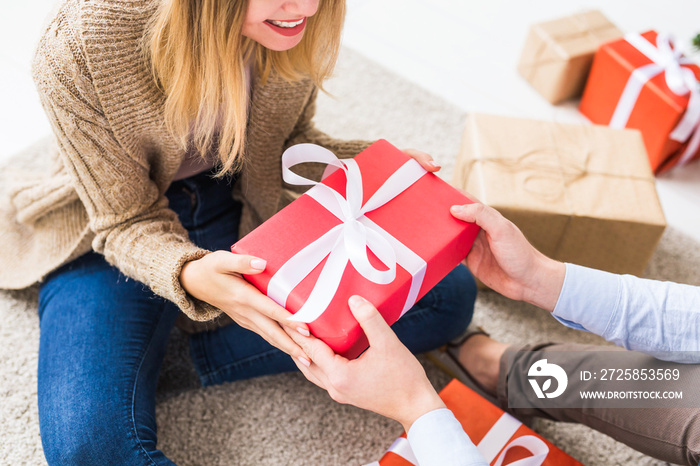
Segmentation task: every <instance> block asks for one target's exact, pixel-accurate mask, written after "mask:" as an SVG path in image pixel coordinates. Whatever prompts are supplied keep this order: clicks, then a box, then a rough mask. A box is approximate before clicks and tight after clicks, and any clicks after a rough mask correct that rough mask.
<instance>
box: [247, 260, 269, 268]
mask: <svg viewBox="0 0 700 466" xmlns="http://www.w3.org/2000/svg"><path fill="white" fill-rule="evenodd" d="M250 266H251V267H253V268H254V269H256V270H265V267H266V266H267V261H266V260H263V259H253V260H251V261H250Z"/></svg>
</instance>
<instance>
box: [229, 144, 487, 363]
mask: <svg viewBox="0 0 700 466" xmlns="http://www.w3.org/2000/svg"><path fill="white" fill-rule="evenodd" d="M303 162H320V163H327V164H329V167H330V166H334V167H336V168H340V169H339V170H336V171H335V172H334V173H331V174H330V175H328V176H327V177H326V178H325V179H324V180H323V181H322V182H321V183H314V182H311V181H310V180H306V179H304V178H301V177H300V176H298V175H295V174H294V173H292V172H291V171H290V170H289V168H290V167H291V166H293V165H295V164H297V163H303ZM283 164H284V165H285V169H284V170H285V181H287V182H289V183H293V184H315V185H316V186H314V187H313V188H311V189H310V190H309V191H308V192H307V193H306V194H304V195H302V196H301V197H299V198H298V199H297V200H295V201H294V202H292V203H291V204H290V205H288V206H287V207H285V208H284V209H282V210H281V211H280V212H278V213H277V214H276V215H274V216H273V217H272V218H270V219H269V220H267V221H266V222H265V223H263V224H262V225H261V226H260V227H258V228H256V229H255V230H254V231H252V232H251V233H250V234H248V235H246V236H245V237H244V238H242V239H241V240H240V241H238V242H237V243H236V244H234V245H233V246H232V247H231V251H232V252H234V253H238V254H250V255H253V256H256V257H260V258H263V259H265V260H266V261H267V267H266V269H265V272H264V273H261V274H259V275H247V276H246V277H245V278H246V279H247V280H248V281H249V282H250V283H252V284H253V285H255V286H256V287H257V288H258V289H259V290H260V291H262V292H263V293H265V294H267V295H268V296H270V297H271V298H272V299H274V300H275V301H276V302H277V303H279V304H280V305H281V306H284V307H285V308H286V309H288V310H289V311H290V312H292V313H293V314H295V315H294V316H293V319H294V320H299V321H303V322H307V323H308V324H309V329H310V331H311V332H312V333H313V334H314V335H315V336H316V337H317V338H320V339H321V340H323V341H324V342H326V344H328V345H329V346H330V347H331V348H332V349H333V350H334V351H335V352H336V353H338V354H341V355H343V356H345V357H347V358H351V359H352V358H355V357H357V356H358V355H359V354H360V353H361V352H362V351H364V350H365V349H366V348H367V345H368V342H367V339H366V337H365V335H364V333H363V331H362V329H361V328H360V326H359V324H358V323H357V321H356V320H355V319H354V317H353V316H352V313H351V312H350V309H349V308H348V304H347V301H348V298H349V297H350V296H352V295H354V294H359V295H361V296H363V297H364V298H366V299H367V300H369V301H370V302H371V303H373V304H374V305H375V306H376V307H377V309H378V310H379V312H380V313H381V314H382V315H383V316H384V319H385V320H386V321H387V323H389V324H393V323H394V322H395V321H396V320H398V318H399V317H400V316H402V315H403V313H405V312H406V311H407V310H408V309H409V308H410V307H411V306H412V305H413V304H414V303H415V302H416V301H417V300H418V299H420V298H421V297H422V296H423V295H424V294H426V293H427V292H428V291H429V290H430V289H431V288H432V287H433V286H435V285H436V284H437V283H438V282H439V281H440V280H441V279H442V278H443V277H444V276H445V275H447V274H448V273H449V272H450V271H451V270H452V269H453V268H454V267H455V266H457V264H459V262H460V261H461V260H462V259H464V257H465V256H466V255H467V253H468V252H469V249H470V248H471V245H472V243H473V242H474V239H475V238H476V235H477V234H478V232H479V228H478V227H477V226H476V225H475V224H469V223H465V222H461V221H459V220H456V219H455V218H454V217H452V215H451V214H450V211H449V208H450V206H452V205H455V204H468V203H470V202H471V201H470V200H469V199H468V198H467V197H465V196H464V195H463V194H461V193H460V192H459V191H458V190H456V189H455V188H453V187H452V186H450V185H449V184H447V183H445V182H444V181H442V180H441V179H440V178H438V177H437V176H435V175H433V174H431V173H428V172H427V171H425V170H424V169H423V168H422V167H421V166H420V165H419V164H418V163H417V162H416V161H415V160H413V159H411V158H410V157H408V156H407V155H406V154H404V153H403V152H402V151H400V150H399V149H397V148H395V147H394V146H392V145H391V144H389V143H388V142H387V141H384V140H380V141H377V142H376V143H374V144H372V145H371V146H370V147H368V148H367V149H366V150H364V151H363V152H361V153H360V154H359V155H357V156H356V157H355V158H354V159H349V160H344V161H340V160H338V159H337V158H336V157H335V156H334V155H333V154H332V153H331V152H329V151H327V150H326V149H323V148H321V147H319V146H313V145H311V144H300V145H297V146H293V147H292V148H290V149H289V150H288V151H287V152H285V154H284V155H283Z"/></svg>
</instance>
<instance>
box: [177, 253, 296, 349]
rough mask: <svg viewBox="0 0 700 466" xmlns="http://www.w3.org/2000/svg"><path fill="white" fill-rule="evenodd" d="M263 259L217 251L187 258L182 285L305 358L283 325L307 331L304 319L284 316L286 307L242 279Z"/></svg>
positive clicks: (261, 267) (257, 268)
mask: <svg viewBox="0 0 700 466" xmlns="http://www.w3.org/2000/svg"><path fill="white" fill-rule="evenodd" d="M266 265H267V264H266V262H265V261H264V260H262V259H258V258H256V257H252V256H245V255H241V254H233V253H231V252H228V251H216V252H212V253H211V254H207V255H206V256H204V257H202V258H201V259H197V260H194V261H190V262H188V263H186V264H185V265H184V267H183V268H182V272H180V283H181V284H182V287H183V288H184V289H185V291H187V293H189V294H190V295H191V296H194V297H195V298H197V299H199V300H201V301H204V302H207V303H209V304H211V305H212V306H216V307H217V308H219V309H221V310H222V311H224V312H225V313H226V314H228V315H229V316H230V317H231V318H232V319H233V320H234V322H236V323H237V324H238V325H240V326H241V327H244V328H247V329H248V330H252V331H253V332H255V333H257V334H258V335H260V336H261V337H263V338H264V339H265V340H267V342H268V343H270V344H271V345H272V346H275V347H276V348H279V349H280V350H282V351H284V352H285V353H287V354H289V355H290V356H292V358H293V359H294V360H295V361H296V360H303V361H305V362H308V357H307V356H306V354H304V351H303V350H302V349H301V348H300V347H299V345H297V344H296V343H294V340H292V339H291V338H290V337H289V335H288V334H287V333H286V332H285V331H284V330H283V329H282V326H284V327H285V328H288V329H289V330H290V331H291V332H294V333H296V332H299V333H302V334H304V335H308V334H309V329H308V327H307V326H306V324H304V323H300V322H292V321H289V320H287V317H289V316H290V315H291V313H290V312H289V311H287V310H286V309H284V308H283V307H281V306H280V305H278V304H277V303H275V302H274V301H273V300H272V299H270V298H268V297H267V296H265V295H264V294H262V293H261V292H260V291H259V290H258V289H257V288H255V287H254V286H253V285H251V284H250V283H248V282H247V281H245V279H244V278H243V277H242V274H246V275H252V274H257V273H260V272H262V271H263V270H265V266H266Z"/></svg>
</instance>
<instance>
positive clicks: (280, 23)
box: [268, 18, 304, 28]
mask: <svg viewBox="0 0 700 466" xmlns="http://www.w3.org/2000/svg"><path fill="white" fill-rule="evenodd" d="M268 21H269V22H271V23H272V24H274V25H275V26H279V27H281V28H293V27H294V26H299V25H300V24H301V23H303V22H304V19H303V18H302V19H300V20H299V21H294V22H289V21H275V20H274V19H270V20H268Z"/></svg>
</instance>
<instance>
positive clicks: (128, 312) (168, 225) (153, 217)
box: [0, 0, 475, 464]
mask: <svg viewBox="0 0 700 466" xmlns="http://www.w3.org/2000/svg"><path fill="white" fill-rule="evenodd" d="M343 15H344V2H343V1H342V0H320V1H319V0H248V1H234V0H159V1H147V0H132V1H128V2H126V1H122V0H94V1H91V2H84V1H80V0H64V1H63V2H62V3H61V5H60V6H59V9H58V10H57V13H56V16H55V17H54V18H53V20H52V21H51V22H50V23H49V25H48V27H47V29H46V31H45V33H44V35H43V37H42V39H41V42H40V44H39V47H38V50H37V54H36V58H35V62H34V77H35V81H36V83H37V87H38V90H39V94H40V97H41V101H42V104H43V106H44V108H45V110H46V113H47V115H48V117H49V120H50V121H51V123H52V126H53V130H54V134H55V139H56V143H57V150H56V151H55V153H54V154H53V156H52V157H51V158H50V159H47V160H43V161H38V163H36V164H35V166H38V167H39V169H33V170H31V171H28V172H26V173H27V175H28V176H26V177H24V178H22V177H19V176H13V178H12V179H10V180H3V182H2V184H4V185H5V186H10V188H11V189H10V194H11V200H10V201H8V202H7V203H5V204H6V205H3V206H2V222H0V225H2V227H0V228H2V231H1V232H0V235H2V237H3V241H2V246H0V247H1V248H2V250H0V257H2V259H1V260H2V267H1V268H0V269H1V270H2V271H1V272H0V287H3V288H22V287H26V286H29V285H31V284H33V283H36V282H38V281H40V282H41V288H40V295H39V316H40V324H41V341H40V351H39V387H38V398H39V417H40V427H41V437H42V442H43V446H44V451H45V455H46V457H47V460H48V462H49V463H52V464H53V463H61V464H93V463H99V464H104V463H117V464H145V463H147V464H154V463H155V464H172V463H171V462H170V461H169V460H168V459H167V458H166V457H165V455H164V454H163V453H162V452H160V451H159V450H158V449H157V447H156V425H155V415H154V411H155V409H154V405H155V402H154V394H155V386H156V382H157V375H158V370H159V367H160V363H161V361H162V357H163V352H164V349H165V343H166V340H167V337H168V334H169V331H170V329H171V328H172V326H173V325H174V323H175V321H176V320H177V319H178V316H179V315H181V314H182V313H184V315H186V316H187V317H188V318H189V319H191V321H201V322H209V321H212V320H213V319H217V321H216V323H215V324H209V325H208V326H207V327H206V328H207V329H208V331H206V332H200V333H197V334H195V335H193V336H192V338H191V348H192V355H193V359H194V363H195V366H196V367H197V370H198V372H199V374H200V376H201V380H202V383H203V384H204V385H210V384H216V383H222V382H226V381H231V380H236V379H241V378H246V377H253V376H257V375H263V374H270V373H277V372H282V371H288V370H294V368H295V365H294V362H293V361H298V362H300V363H302V364H309V360H308V357H307V356H306V355H305V354H304V352H303V351H302V349H301V348H300V347H299V346H298V345H297V344H296V343H295V342H294V341H293V340H292V339H291V338H290V337H289V336H288V334H287V333H286V332H285V330H283V327H285V328H286V329H287V330H289V331H293V332H299V333H300V334H308V328H307V327H306V326H305V325H303V324H294V325H293V326H291V327H290V322H289V321H288V320H287V319H286V318H287V317H288V316H289V313H288V312H287V311H286V310H285V309H283V308H282V307H280V306H278V305H277V304H275V303H274V302H273V301H272V300H270V299H269V298H267V297H266V296H264V295H263V294H261V293H260V292H259V291H257V290H256V289H255V288H253V287H252V286H250V285H249V284H248V283H247V282H245V281H244V280H243V279H242V278H241V274H244V273H245V274H253V273H257V272H260V271H262V270H264V268H265V261H264V258H258V257H249V256H239V255H234V254H232V253H230V252H228V251H227V250H228V248H229V246H230V245H231V244H232V243H233V242H235V241H236V240H237V238H238V237H239V235H244V234H246V233H247V232H249V231H250V230H252V229H253V228H255V227H256V226H257V225H259V224H260V223H262V222H263V221H264V220H265V219H267V218H269V217H270V216H271V215H272V214H274V213H275V212H276V211H277V210H279V209H280V208H281V207H283V206H284V205H285V204H286V203H288V202H289V201H290V200H291V199H293V197H294V193H293V192H291V191H289V190H286V189H284V186H283V183H282V177H281V166H280V165H281V163H280V156H281V154H282V152H283V151H284V149H285V148H286V147H289V146H291V145H293V144H297V143H300V142H313V143H317V144H321V145H323V146H325V147H327V148H329V149H330V150H332V151H333V152H335V153H336V154H337V155H338V156H340V157H350V156H353V155H355V154H357V153H358V152H359V151H361V150H362V149H363V148H364V147H366V145H367V143H366V142H362V141H345V142H343V141H337V140H333V139H331V138H329V137H328V136H326V135H324V134H323V133H321V132H319V131H317V130H316V129H315V128H314V127H313V124H312V123H311V119H312V117H313V114H314V105H315V104H314V102H315V97H316V93H317V89H318V87H319V86H320V85H321V83H322V81H323V79H324V78H326V77H327V76H328V75H329V74H330V72H331V70H332V68H333V65H334V63H335V59H336V55H337V51H338V44H339V35H340V29H341V26H342V22H343ZM411 154H412V155H413V156H414V157H415V158H416V159H417V160H419V162H421V164H422V165H423V166H424V167H426V168H427V169H429V170H430V171H435V170H436V169H437V167H435V166H431V164H430V157H429V156H427V155H426V154H422V153H418V152H411ZM22 162H26V161H18V164H19V163H22ZM214 175H216V176H214ZM305 176H313V173H308V172H307V173H306V174H305ZM232 192H233V196H232ZM212 251H215V252H212ZM465 290H466V291H465ZM474 294H475V288H474V283H473V280H472V278H471V276H470V275H469V274H468V272H467V271H466V269H464V268H463V267H461V268H457V269H455V271H453V272H452V273H451V274H450V275H448V277H447V278H446V279H445V280H443V282H442V283H441V284H440V285H438V286H437V287H436V288H435V289H434V290H433V291H432V292H431V293H429V294H428V295H426V297H424V298H423V299H422V300H421V301H420V302H419V303H418V304H417V305H416V306H415V307H414V308H413V309H412V310H411V311H410V312H409V313H407V314H406V315H405V316H404V318H403V319H401V321H399V322H398V323H397V324H396V326H395V330H396V332H397V333H398V334H399V335H400V337H401V338H402V340H403V342H404V343H405V344H406V345H407V346H408V347H409V348H410V349H411V350H413V351H427V350H429V349H431V348H435V347H437V346H439V345H441V344H442V343H444V342H445V341H447V340H448V339H450V338H452V337H454V336H455V334H456V333H459V332H461V330H462V329H463V328H465V327H466V325H467V323H468V321H469V319H470V317H471V311H472V307H473V301H474ZM222 311H223V313H224V314H225V316H226V319H228V318H230V320H233V321H234V322H235V324H232V325H228V326H221V325H220V324H222V321H223V319H222V318H218V316H219V314H221V313H222ZM248 330H251V331H248ZM289 356H291V358H290V357H289Z"/></svg>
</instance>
